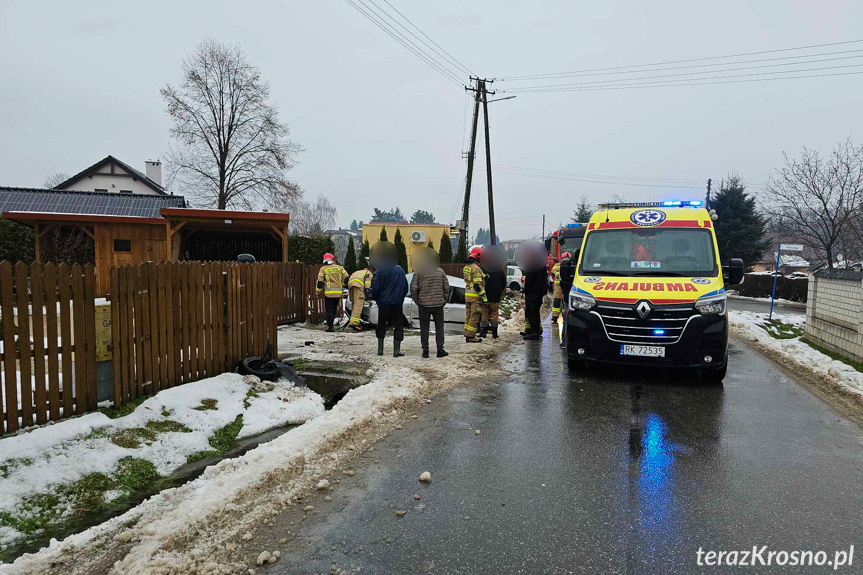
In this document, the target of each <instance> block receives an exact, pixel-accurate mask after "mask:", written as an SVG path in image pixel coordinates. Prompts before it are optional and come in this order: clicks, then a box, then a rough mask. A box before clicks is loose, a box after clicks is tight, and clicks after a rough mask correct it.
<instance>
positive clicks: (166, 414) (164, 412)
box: [162, 408, 174, 417]
mask: <svg viewBox="0 0 863 575" xmlns="http://www.w3.org/2000/svg"><path fill="white" fill-rule="evenodd" d="M172 415H174V410H173V409H164V408H162V417H171V416H172Z"/></svg>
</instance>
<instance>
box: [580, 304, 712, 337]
mask: <svg viewBox="0 0 863 575" xmlns="http://www.w3.org/2000/svg"><path fill="white" fill-rule="evenodd" d="M593 313H595V314H596V315H598V316H599V317H600V319H601V320H602V324H603V326H604V327H605V331H606V333H607V334H608V337H609V339H611V340H612V341H616V342H619V343H631V344H636V345H671V344H674V343H677V342H678V341H679V340H680V336H681V335H683V330H684V328H685V327H686V324H687V322H688V321H689V320H690V319H691V318H692V317H696V316H698V312H697V311H695V307H694V306H692V305H687V304H670V305H656V306H653V310H652V311H651V312H650V314H649V315H648V316H647V317H646V318H645V319H641V317H639V315H638V312H637V311H636V310H635V305H630V304H611V303H601V304H598V305H597V306H596V308H595V309H594V312H593Z"/></svg>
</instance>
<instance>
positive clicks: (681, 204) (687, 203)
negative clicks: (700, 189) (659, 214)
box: [597, 200, 704, 210]
mask: <svg viewBox="0 0 863 575" xmlns="http://www.w3.org/2000/svg"><path fill="white" fill-rule="evenodd" d="M702 205H704V201H702V200H666V201H664V202H625V203H620V204H599V206H597V207H598V208H599V209H600V210H616V209H619V208H699V207H701V206H702Z"/></svg>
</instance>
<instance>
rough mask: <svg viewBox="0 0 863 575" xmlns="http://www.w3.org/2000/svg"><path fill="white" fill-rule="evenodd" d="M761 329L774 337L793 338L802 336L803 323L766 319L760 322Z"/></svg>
mask: <svg viewBox="0 0 863 575" xmlns="http://www.w3.org/2000/svg"><path fill="white" fill-rule="evenodd" d="M760 326H761V329H763V330H764V331H766V332H767V334H768V335H769V336H770V337H772V338H774V339H794V338H797V337H803V330H804V328H803V325H794V324H790V323H785V322H783V321H780V320H778V319H768V320H765V322H764V323H762V324H760Z"/></svg>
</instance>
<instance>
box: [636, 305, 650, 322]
mask: <svg viewBox="0 0 863 575" xmlns="http://www.w3.org/2000/svg"><path fill="white" fill-rule="evenodd" d="M652 310H653V308H652V307H650V304H649V303H647V302H646V301H642V302H638V305H637V306H635V311H637V312H638V317H640V318H641V319H645V318H646V317H647V316H649V315H650V312H651V311H652Z"/></svg>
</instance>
